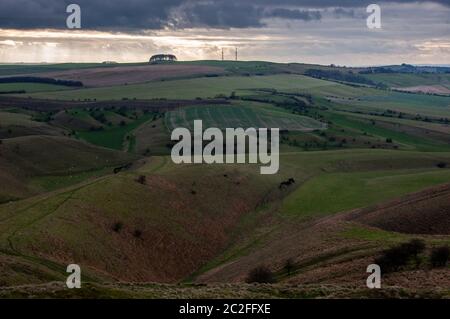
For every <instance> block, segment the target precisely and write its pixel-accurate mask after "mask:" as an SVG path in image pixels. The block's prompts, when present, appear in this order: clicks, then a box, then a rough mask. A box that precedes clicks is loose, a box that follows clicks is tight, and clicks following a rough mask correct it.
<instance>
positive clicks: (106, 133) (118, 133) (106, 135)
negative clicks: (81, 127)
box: [77, 115, 152, 150]
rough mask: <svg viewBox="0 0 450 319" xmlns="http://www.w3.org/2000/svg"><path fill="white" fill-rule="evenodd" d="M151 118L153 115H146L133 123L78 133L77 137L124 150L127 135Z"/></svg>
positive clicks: (95, 143)
mask: <svg viewBox="0 0 450 319" xmlns="http://www.w3.org/2000/svg"><path fill="white" fill-rule="evenodd" d="M151 118H152V115H144V116H142V117H141V118H139V119H138V120H136V121H133V122H132V123H129V124H125V125H121V126H115V127H112V128H105V129H103V130H99V131H79V132H77V136H78V137H79V138H81V139H83V140H85V141H87V142H89V143H92V144H94V145H98V146H103V147H107V148H112V149H116V150H122V149H123V148H124V142H125V137H126V136H127V134H129V133H130V132H131V131H133V130H134V129H136V128H137V127H139V126H140V125H142V124H144V123H145V122H147V121H148V120H150V119H151ZM130 138H132V137H130Z"/></svg>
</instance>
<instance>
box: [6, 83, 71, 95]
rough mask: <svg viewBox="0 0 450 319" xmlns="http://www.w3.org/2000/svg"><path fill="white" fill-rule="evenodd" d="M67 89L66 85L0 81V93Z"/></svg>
mask: <svg viewBox="0 0 450 319" xmlns="http://www.w3.org/2000/svg"><path fill="white" fill-rule="evenodd" d="M69 89H70V88H69V87H67V86H63V85H55V84H46V83H0V93H2V92H3V93H5V92H17V91H25V93H36V92H54V91H63V90H69Z"/></svg>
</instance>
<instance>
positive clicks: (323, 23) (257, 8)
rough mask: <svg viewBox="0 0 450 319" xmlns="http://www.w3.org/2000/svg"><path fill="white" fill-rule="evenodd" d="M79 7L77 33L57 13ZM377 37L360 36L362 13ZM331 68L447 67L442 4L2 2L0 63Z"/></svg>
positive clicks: (364, 31)
mask: <svg viewBox="0 0 450 319" xmlns="http://www.w3.org/2000/svg"><path fill="white" fill-rule="evenodd" d="M70 3H77V4H79V5H80V7H81V21H82V22H81V27H82V28H81V29H80V30H68V29H67V27H66V18H67V16H68V15H69V14H68V13H66V6H67V5H68V4H70ZM370 3H377V4H379V5H380V7H381V10H382V11H381V13H382V20H381V22H382V28H381V29H380V30H373V29H369V28H367V25H366V19H367V17H368V15H369V14H368V13H367V12H366V7H367V5H368V4H370ZM235 47H237V48H238V49H239V58H240V59H242V60H268V61H277V62H305V63H319V64H331V63H334V64H338V65H382V64H394V63H415V64H450V0H434V1H411V0H395V1H382V2H376V1H374V0H372V1H365V0H340V1H331V0H207V1H193V0H127V1H123V0H109V1H104V0H71V1H61V0H1V1H0V63H11V62H27V63H36V62H100V61H105V60H114V61H118V62H142V61H146V60H148V59H149V57H150V56H151V55H153V54H156V53H174V54H176V55H177V56H178V58H179V59H181V60H194V59H220V57H221V49H222V48H224V50H225V57H226V58H228V59H233V58H234V48H235Z"/></svg>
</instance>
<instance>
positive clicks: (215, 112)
mask: <svg viewBox="0 0 450 319" xmlns="http://www.w3.org/2000/svg"><path fill="white" fill-rule="evenodd" d="M246 105H251V103H250V102H249V103H247V104H246V103H245V102H242V103H240V105H237V106H217V105H216V106H197V107H188V108H182V109H177V110H175V111H171V112H168V113H166V117H165V123H166V126H167V127H168V128H169V130H173V129H175V128H177V127H186V128H190V129H193V124H194V120H202V121H203V126H204V127H217V128H220V129H225V128H228V127H230V128H236V127H242V128H249V127H253V128H264V127H266V128H279V129H282V130H283V129H284V130H293V131H311V130H315V129H325V128H326V126H325V124H324V123H321V122H319V121H316V120H314V119H312V118H309V117H305V116H299V115H293V114H290V113H288V112H286V111H284V110H282V109H277V108H275V107H270V106H267V105H264V104H258V105H257V106H246Z"/></svg>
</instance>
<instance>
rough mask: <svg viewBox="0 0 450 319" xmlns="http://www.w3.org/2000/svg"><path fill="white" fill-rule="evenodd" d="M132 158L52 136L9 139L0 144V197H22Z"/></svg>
mask: <svg viewBox="0 0 450 319" xmlns="http://www.w3.org/2000/svg"><path fill="white" fill-rule="evenodd" d="M135 158H136V157H134V156H132V155H128V154H124V153H118V152H114V151H111V150H107V149H103V148H97V147H94V146H92V145H89V144H86V143H83V142H80V141H77V140H75V139H69V138H66V137H56V136H44V135H34V136H24V137H17V138H9V139H5V140H3V141H2V143H1V144H0V167H1V170H2V174H0V178H1V184H2V185H3V186H1V188H0V200H1V201H2V202H4V201H8V200H10V199H17V198H23V197H26V196H30V195H32V194H35V193H37V192H43V191H48V190H51V189H54V188H56V187H58V186H66V185H70V184H75V183H78V182H80V181H82V180H84V179H86V178H89V177H90V176H91V175H96V174H100V175H101V174H102V173H103V174H105V171H102V170H103V169H106V168H108V173H109V172H111V171H112V168H113V167H114V166H116V165H120V164H123V163H126V162H128V161H130V160H133V159H135Z"/></svg>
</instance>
